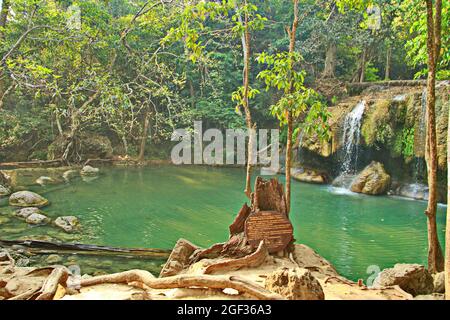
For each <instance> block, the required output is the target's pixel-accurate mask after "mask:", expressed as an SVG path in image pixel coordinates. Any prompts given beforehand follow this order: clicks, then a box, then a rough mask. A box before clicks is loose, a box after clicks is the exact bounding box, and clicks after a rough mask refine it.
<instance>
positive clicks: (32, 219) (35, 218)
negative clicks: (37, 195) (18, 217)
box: [25, 213, 50, 224]
mask: <svg viewBox="0 0 450 320" xmlns="http://www.w3.org/2000/svg"><path fill="white" fill-rule="evenodd" d="M49 220H50V219H49V218H47V217H46V216H44V215H43V214H40V213H33V214H30V215H29V216H28V218H27V219H26V220H25V221H26V222H27V223H29V224H45V223H48V222H49Z"/></svg>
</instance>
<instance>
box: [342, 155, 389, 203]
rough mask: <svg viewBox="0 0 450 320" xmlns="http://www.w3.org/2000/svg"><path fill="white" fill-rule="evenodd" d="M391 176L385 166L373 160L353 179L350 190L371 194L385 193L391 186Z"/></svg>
mask: <svg viewBox="0 0 450 320" xmlns="http://www.w3.org/2000/svg"><path fill="white" fill-rule="evenodd" d="M390 183H391V177H390V176H389V175H388V174H387V173H386V171H385V170H384V166H383V165H382V164H381V163H379V162H375V161H373V162H372V163H371V164H369V165H368V166H367V167H366V168H365V169H364V170H363V171H362V172H361V173H360V174H359V175H358V176H357V177H356V178H355V180H353V183H352V185H351V188H350V190H351V191H353V192H357V193H364V194H370V195H379V194H385V193H386V192H387V191H388V189H389V186H390Z"/></svg>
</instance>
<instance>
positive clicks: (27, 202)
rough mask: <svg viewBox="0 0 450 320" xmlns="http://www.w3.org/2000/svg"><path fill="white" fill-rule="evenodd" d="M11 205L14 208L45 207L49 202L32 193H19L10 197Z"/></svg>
mask: <svg viewBox="0 0 450 320" xmlns="http://www.w3.org/2000/svg"><path fill="white" fill-rule="evenodd" d="M9 204H10V205H11V206H13V207H38V208H41V207H44V206H46V205H48V200H47V199H45V198H44V197H42V196H40V195H38V194H37V193H34V192H31V191H19V192H15V193H13V194H12V195H11V196H10V197H9Z"/></svg>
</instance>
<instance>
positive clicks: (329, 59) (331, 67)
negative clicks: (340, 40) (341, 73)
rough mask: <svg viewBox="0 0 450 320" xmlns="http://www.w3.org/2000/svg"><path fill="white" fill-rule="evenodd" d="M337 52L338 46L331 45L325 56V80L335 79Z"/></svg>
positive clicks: (323, 75)
mask: <svg viewBox="0 0 450 320" xmlns="http://www.w3.org/2000/svg"><path fill="white" fill-rule="evenodd" d="M336 51H337V47H336V44H335V43H330V44H329V45H328V47H327V52H326V55H325V67H324V69H323V73H322V77H323V78H334V72H335V70H336Z"/></svg>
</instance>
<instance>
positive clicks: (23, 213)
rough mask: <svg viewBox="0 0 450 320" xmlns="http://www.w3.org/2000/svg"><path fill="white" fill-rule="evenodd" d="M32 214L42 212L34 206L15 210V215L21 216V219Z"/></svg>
mask: <svg viewBox="0 0 450 320" xmlns="http://www.w3.org/2000/svg"><path fill="white" fill-rule="evenodd" d="M32 214H42V211H41V210H39V208H36V207H28V208H23V209H19V210H17V211H16V212H15V216H16V217H19V218H23V219H26V218H28V217H29V216H31V215H32Z"/></svg>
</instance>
